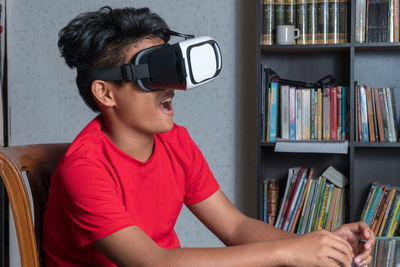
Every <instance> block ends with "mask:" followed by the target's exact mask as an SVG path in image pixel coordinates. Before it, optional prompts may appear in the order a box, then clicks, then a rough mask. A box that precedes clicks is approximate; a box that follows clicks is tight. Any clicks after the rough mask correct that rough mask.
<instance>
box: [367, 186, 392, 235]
mask: <svg viewBox="0 0 400 267" xmlns="http://www.w3.org/2000/svg"><path fill="white" fill-rule="evenodd" d="M361 220H362V221H364V222H365V223H366V224H368V225H369V227H370V228H371V229H372V230H373V231H374V233H375V235H376V236H389V237H390V236H394V234H395V232H396V229H397V228H398V225H399V221H400V187H395V186H391V185H382V184H379V183H373V184H372V185H371V187H370V190H369V194H368V197H367V200H366V202H365V206H364V208H363V211H362V214H361ZM397 231H398V230H397Z"/></svg>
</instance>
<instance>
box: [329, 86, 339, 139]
mask: <svg viewBox="0 0 400 267" xmlns="http://www.w3.org/2000/svg"><path fill="white" fill-rule="evenodd" d="M330 94H331V96H330V109H329V110H330V114H329V116H330V127H329V128H330V140H337V120H338V117H337V115H338V109H337V87H336V86H332V87H331V91H330Z"/></svg>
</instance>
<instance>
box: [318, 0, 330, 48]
mask: <svg viewBox="0 0 400 267" xmlns="http://www.w3.org/2000/svg"><path fill="white" fill-rule="evenodd" d="M316 2H317V19H318V24H317V25H318V30H317V43H318V44H327V43H328V34H329V0H318V1H316Z"/></svg>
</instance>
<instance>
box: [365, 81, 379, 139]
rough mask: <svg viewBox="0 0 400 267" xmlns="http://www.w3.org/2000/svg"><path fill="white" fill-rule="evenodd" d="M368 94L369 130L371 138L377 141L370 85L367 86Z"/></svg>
mask: <svg viewBox="0 0 400 267" xmlns="http://www.w3.org/2000/svg"><path fill="white" fill-rule="evenodd" d="M365 91H366V96H367V117H368V131H369V140H370V141H371V142H376V139H375V125H374V110H373V108H372V91H371V87H370V86H365Z"/></svg>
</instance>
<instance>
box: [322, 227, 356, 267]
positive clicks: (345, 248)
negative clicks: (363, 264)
mask: <svg viewBox="0 0 400 267" xmlns="http://www.w3.org/2000/svg"><path fill="white" fill-rule="evenodd" d="M318 234H319V235H321V237H319V238H320V241H321V245H322V247H321V250H320V251H321V253H323V254H324V255H325V258H326V259H328V258H329V259H331V261H332V260H333V261H334V262H337V263H340V264H341V265H342V266H349V267H350V266H351V263H352V261H353V260H352V259H353V252H352V251H353V250H352V248H351V246H350V245H349V243H348V242H347V241H346V240H345V239H343V238H342V237H340V236H338V235H335V234H332V233H330V232H328V231H325V230H323V231H319V233H318ZM336 266H337V265H336Z"/></svg>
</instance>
